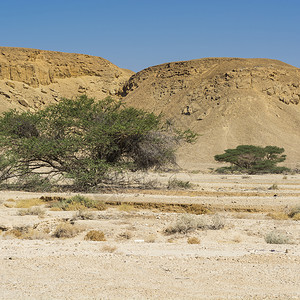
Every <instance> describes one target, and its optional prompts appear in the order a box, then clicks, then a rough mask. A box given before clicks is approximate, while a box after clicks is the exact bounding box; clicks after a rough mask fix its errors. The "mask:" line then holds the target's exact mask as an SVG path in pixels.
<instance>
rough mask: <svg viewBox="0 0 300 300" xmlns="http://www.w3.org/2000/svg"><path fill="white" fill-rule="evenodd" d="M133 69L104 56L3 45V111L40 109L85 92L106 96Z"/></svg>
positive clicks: (0, 95) (0, 81) (0, 86)
mask: <svg viewBox="0 0 300 300" xmlns="http://www.w3.org/2000/svg"><path fill="white" fill-rule="evenodd" d="M133 73H134V72H132V71H129V70H124V69H120V68H118V67H117V66H115V65H113V64H112V63H110V62H109V61H107V60H105V59H103V58H101V57H95V56H89V55H83V54H73V53H62V52H53V51H43V50H35V49H25V48H9V47H0V103H1V106H0V112H3V111H5V110H8V109H10V108H18V109H38V108H40V107H42V106H43V105H46V104H48V103H51V102H53V101H59V99H60V98H61V97H75V96H77V95H79V94H83V93H86V94H88V95H89V96H91V97H97V98H98V99H102V98H104V97H106V96H109V95H115V93H116V92H117V91H118V90H119V89H120V88H122V86H123V84H124V83H125V82H126V80H128V79H129V77H130V76H131V75H132V74H133Z"/></svg>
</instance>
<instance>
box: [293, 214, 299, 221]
mask: <svg viewBox="0 0 300 300" xmlns="http://www.w3.org/2000/svg"><path fill="white" fill-rule="evenodd" d="M292 219H293V220H295V221H300V213H296V214H294V215H293V218H292Z"/></svg>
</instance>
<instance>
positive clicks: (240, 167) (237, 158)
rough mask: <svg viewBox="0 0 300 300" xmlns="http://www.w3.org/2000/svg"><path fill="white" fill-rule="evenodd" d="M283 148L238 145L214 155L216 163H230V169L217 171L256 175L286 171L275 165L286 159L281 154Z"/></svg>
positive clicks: (225, 168)
mask: <svg viewBox="0 0 300 300" xmlns="http://www.w3.org/2000/svg"><path fill="white" fill-rule="evenodd" d="M283 152H284V149H283V148H279V147H276V146H266V147H259V146H253V145H240V146H237V147H236V148H235V149H227V150H225V153H223V154H218V155H215V160H216V161H218V162H227V163H230V164H231V166H230V167H223V168H219V169H217V171H218V172H235V171H238V172H246V173H248V174H256V173H282V172H284V171H288V170H289V169H288V168H286V167H278V166H277V164H278V163H280V162H283V161H284V160H285V159H286V155H284V154H282V153H283Z"/></svg>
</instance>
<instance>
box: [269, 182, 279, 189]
mask: <svg viewBox="0 0 300 300" xmlns="http://www.w3.org/2000/svg"><path fill="white" fill-rule="evenodd" d="M268 190H278V185H277V184H276V183H273V184H272V185H271V186H270V187H269V188H268Z"/></svg>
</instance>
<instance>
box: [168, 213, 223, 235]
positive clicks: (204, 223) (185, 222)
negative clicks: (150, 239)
mask: <svg viewBox="0 0 300 300" xmlns="http://www.w3.org/2000/svg"><path fill="white" fill-rule="evenodd" d="M224 226H225V221H224V219H223V218H221V217H220V216H219V215H214V216H213V217H211V218H208V217H207V216H195V215H189V214H185V215H183V216H181V217H180V218H178V219H177V221H176V222H175V223H174V224H172V225H170V226H169V227H167V228H166V229H165V231H164V232H165V233H166V234H174V233H181V234H186V233H188V232H190V231H194V230H196V229H201V230H219V229H222V228H224Z"/></svg>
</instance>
